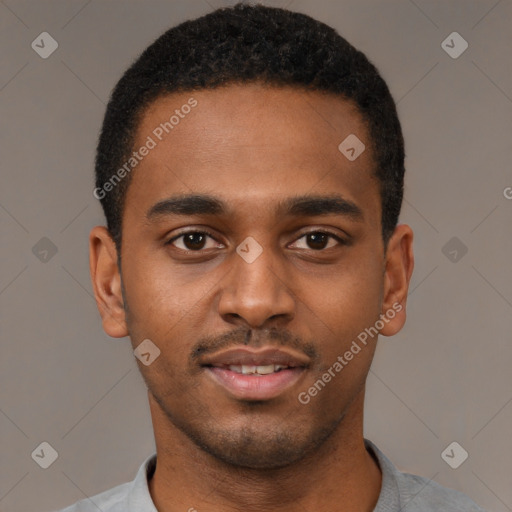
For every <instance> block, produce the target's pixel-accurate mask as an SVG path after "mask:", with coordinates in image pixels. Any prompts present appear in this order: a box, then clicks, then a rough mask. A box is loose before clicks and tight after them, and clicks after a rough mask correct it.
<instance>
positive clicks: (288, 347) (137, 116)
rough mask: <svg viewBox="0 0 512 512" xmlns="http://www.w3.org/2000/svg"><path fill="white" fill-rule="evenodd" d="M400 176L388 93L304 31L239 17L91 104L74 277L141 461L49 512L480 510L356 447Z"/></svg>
mask: <svg viewBox="0 0 512 512" xmlns="http://www.w3.org/2000/svg"><path fill="white" fill-rule="evenodd" d="M403 175H404V149H403V138H402V133H401V128H400V123H399V121H398V118H397V114H396V108H395V104H394V102H393V99H392V97H391V95H390V93H389V91H388V88H387V86H386V84H385V83H384V81H383V80H382V78H381V77H380V75H379V73H378V71H377V70H376V69H375V67H374V66H373V65H372V64H371V63H370V62H368V60H367V58H366V57H365V56H364V55H363V54H362V53H361V52H359V51H357V50H356V49H354V48H353V47H352V46H351V45H350V44H349V43H348V42H346V41H345V40H344V39H343V38H341V37H340V36H339V35H338V34H337V33H336V32H335V31H334V30H333V29H331V28H329V27H328V26H326V25H324V24H322V23H319V22H317V21H315V20H313V19H311V18H309V17H308V16H305V15H302V14H298V13H293V12H289V11H286V10H281V9H273V8H267V7H263V6H244V5H241V4H239V5H236V6H235V7H233V8H228V9H222V10H217V11H215V12H213V13H211V14H209V15H207V16H204V17H202V18H199V19H197V20H193V21H188V22H185V23H183V24H181V25H179V26H178V27H176V28H173V29H171V30H169V31H168V32H166V33H165V34H164V35H162V36H161V37H160V38H159V39H158V40H157V41H155V42H154V43H153V44H152V45H151V46H150V47H149V48H148V49H146V51H145V52H144V53H143V54H142V55H141V56H140V57H139V59H138V60H137V61H136V62H135V63H134V64H133V65H132V66H131V67H130V69H128V71H127V72H126V73H125V74H124V76H123V77H122V78H121V80H120V81H119V83H118V84H117V86H116V88H115V90H114V92H113V94H112V97H111V99H110V102H109V105H108V107H107V112H106V115H105V119H104V123H103V129H102V133H101V136H100V140H99V145H98V151H97V159H96V188H95V190H94V195H95V196H96V197H97V198H98V199H100V200H101V202H102V206H103V208H104V211H105V215H106V218H107V228H105V227H101V226H97V227H95V228H94V229H93V230H92V231H91V235H90V263H91V275H92V281H93V286H94V292H95V296H96V300H97V304H98V307H99V310H100V313H101V316H102V320H103V328H104V329H105V331H106V332H107V333H108V334H109V335H110V336H113V337H123V336H128V335H129V336H130V338H131V341H132V345H133V349H134V353H135V355H136V356H137V360H138V364H139V368H140V370H141V372H142V375H143V377H144V380H145V382H146V384H147V387H148V398H149V403H150V410H151V415H152V421H153V427H154V433H155V440H156V449H157V453H156V455H152V456H150V457H148V459H147V460H146V461H144V463H143V464H142V466H141V467H140V469H139V472H138V474H137V476H136V478H135V480H134V481H133V482H132V483H129V484H128V483H127V484H123V485H121V486H118V487H116V488H114V489H111V490H107V491H105V492H103V493H101V494H99V495H97V496H94V497H92V498H91V499H85V500H82V501H81V502H79V503H78V504H76V505H74V506H71V507H69V508H67V509H65V510H66V512H73V511H89V510H90V511H92V510H95V511H96V510H98V509H100V510H101V511H103V512H155V511H158V512H177V511H186V510H188V511H189V512H192V511H208V512H221V511H222V512H225V511H229V510H232V511H242V510H243V511H246V512H247V511H273V510H280V511H283V512H284V511H286V512H292V511H313V510H326V511H329V512H342V511H346V512H348V511H350V512H363V511H372V510H374V511H378V512H384V511H399V510H406V511H409V512H413V511H422V512H423V511H439V510H443V511H444V512H447V511H461V510H464V511H478V510H482V509H480V508H479V507H478V506H477V505H476V504H475V503H473V502H472V501H471V500H470V499H469V498H468V497H466V496H464V495H463V494H461V493H459V492H456V491H452V490H449V489H445V488H443V487H441V486H439V485H437V484H436V483H434V482H432V481H429V480H427V479H425V478H422V477H418V476H414V475H409V474H404V473H401V472H399V471H398V470H397V469H396V468H395V467H394V466H393V465H392V463H391V462H390V461H389V460H388V459H387V458H386V457H385V455H384V454H383V453H382V452H380V450H379V449H378V448H377V447H376V446H375V445H374V444H373V443H371V442H370V441H368V440H365V439H364V437H363V404H364V392H365V381H366V377H367V374H368V371H369V368H370V365H371V362H372V358H373V354H374V351H375V347H376V342H377V338H378V334H382V335H384V336H391V335H393V334H395V333H396V332H398V331H399V330H400V329H401V328H402V326H403V325H404V322H405V314H406V299H407V291H408V286H409V281H410V277H411V273H412V270H413V253H412V238H413V235H412V231H411V229H410V228H409V227H408V226H406V225H397V221H398V215H399V212H400V207H401V201H402V193H403Z"/></svg>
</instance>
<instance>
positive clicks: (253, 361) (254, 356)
mask: <svg viewBox="0 0 512 512" xmlns="http://www.w3.org/2000/svg"><path fill="white" fill-rule="evenodd" d="M308 365H309V358H307V357H306V356H305V355H302V354H297V353H295V352H290V351H284V350H279V349H275V348H267V349H263V350H258V351H254V350H251V349H249V348H248V347H245V348H238V349H231V350H228V351H225V352H222V353H219V354H216V355H214V356H211V357H210V358H208V359H206V360H205V361H203V362H202V364H201V366H202V367H203V368H204V369H205V371H206V373H207V374H208V375H209V376H210V377H211V378H212V379H213V381H214V382H215V383H216V384H217V385H219V386H220V387H222V388H223V389H224V391H225V392H227V393H228V394H229V395H231V396H232V397H234V398H236V399H239V400H250V401H261V400H270V399H272V398H276V397H278V396H279V395H281V394H283V393H284V392H285V391H287V390H289V389H290V388H292V387H293V386H294V385H296V384H297V382H298V381H299V380H300V378H301V376H302V375H303V374H304V373H305V371H306V369H307V367H308Z"/></svg>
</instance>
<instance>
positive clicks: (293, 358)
mask: <svg viewBox="0 0 512 512" xmlns="http://www.w3.org/2000/svg"><path fill="white" fill-rule="evenodd" d="M200 364H201V366H217V367H223V366H234V365H251V366H266V365H271V364H278V365H281V366H289V367H305V366H308V364H309V358H308V357H307V356H306V355H304V354H300V353H297V352H295V351H291V350H287V349H286V350H284V349H278V348H275V347H268V348H263V349H258V350H255V349H251V348H249V347H243V348H241V347H238V348H237V347H234V348H231V349H228V350H224V351H222V352H218V353H216V354H213V355H211V356H205V357H204V358H202V359H201V361H200Z"/></svg>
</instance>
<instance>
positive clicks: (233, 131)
mask: <svg viewBox="0 0 512 512" xmlns="http://www.w3.org/2000/svg"><path fill="white" fill-rule="evenodd" d="M344 141H348V142H344ZM340 145H341V146H340ZM363 145H364V146H363ZM144 146H146V147H150V146H151V148H150V149H149V150H148V151H144V153H145V156H144V157H142V158H141V160H140V162H139V163H138V164H137V167H136V169H135V170H134V172H133V176H132V181H131V184H130V187H129V188H128V193H127V198H126V205H127V209H128V208H129V205H130V204H132V205H133V204H134V203H136V204H137V205H139V206H140V208H137V209H138V210H141V209H142V208H146V209H147V208H148V207H150V206H151V205H152V204H155V203H156V202H158V201H161V200H164V199H165V198H166V197H168V196H171V195H175V194H191V193H208V194H210V195H216V196H217V197H219V198H223V199H224V200H225V201H226V202H230V203H231V204H233V205H236V204H246V205H247V204H249V203H251V202H252V201H254V204H255V205H256V204H257V205H258V206H259V207H261V208H266V206H267V205H268V206H270V203H271V202H272V201H281V203H282V200H283V197H284V196H298V195H300V196H303V195H306V194H308V193H317V194H323V195H325V194H332V193H334V192H337V193H340V194H341V195H343V197H345V198H346V199H347V200H352V201H353V202H356V201H359V202H360V201H363V202H364V201H366V202H368V201H370V202H371V201H373V202H374V203H375V202H377V203H378V202H379V199H380V198H379V197H378V185H377V183H376V181H375V179H374V178H373V169H374V165H375V163H374V160H373V155H372V152H371V149H370V146H371V144H370V141H369V138H368V133H367V128H366V124H365V122H364V120H363V118H362V116H361V114H360V113H359V111H358V109H357V108H356V106H355V105H354V104H353V103H352V102H350V101H347V100H345V99H343V98H341V97H339V96H334V95H332V94H325V93H320V92H317V91H305V90H302V89H295V88H291V87H269V86H264V85H260V84H243V85H229V86H227V87H222V88H217V89H213V90H200V91H192V92H180V93H173V94H170V95H167V96H163V97H160V98H158V99H157V100H155V101H154V102H153V103H152V104H151V105H150V106H149V107H148V108H147V109H146V111H145V112H144V115H143V116H142V119H141V122H140V124H139V126H138V130H137V134H136V138H135V144H134V150H135V151H137V150H138V149H139V148H142V147H144ZM363 147H364V150H363V151H362V152H361V153H360V154H359V155H357V154H358V153H359V152H360V151H361V149H362V148H363ZM352 148H354V151H352ZM347 149H348V150H349V151H348V152H347ZM354 152H356V156H357V158H355V159H353V158H352V157H353V155H354ZM349 157H351V158H349ZM375 206H376V207H377V209H379V207H380V206H379V205H378V204H377V205H375Z"/></svg>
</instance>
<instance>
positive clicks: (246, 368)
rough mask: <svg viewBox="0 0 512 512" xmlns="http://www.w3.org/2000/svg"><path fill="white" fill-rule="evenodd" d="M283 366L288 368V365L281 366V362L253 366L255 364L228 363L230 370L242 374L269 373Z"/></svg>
mask: <svg viewBox="0 0 512 512" xmlns="http://www.w3.org/2000/svg"><path fill="white" fill-rule="evenodd" d="M283 368H288V366H283V365H281V364H267V365H264V366H255V365H246V364H243V365H241V366H240V365H234V364H232V365H230V366H229V369H230V370H231V371H232V372H236V373H241V374H243V375H254V374H256V375H270V374H271V373H275V372H278V371H279V370H282V369H283Z"/></svg>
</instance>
